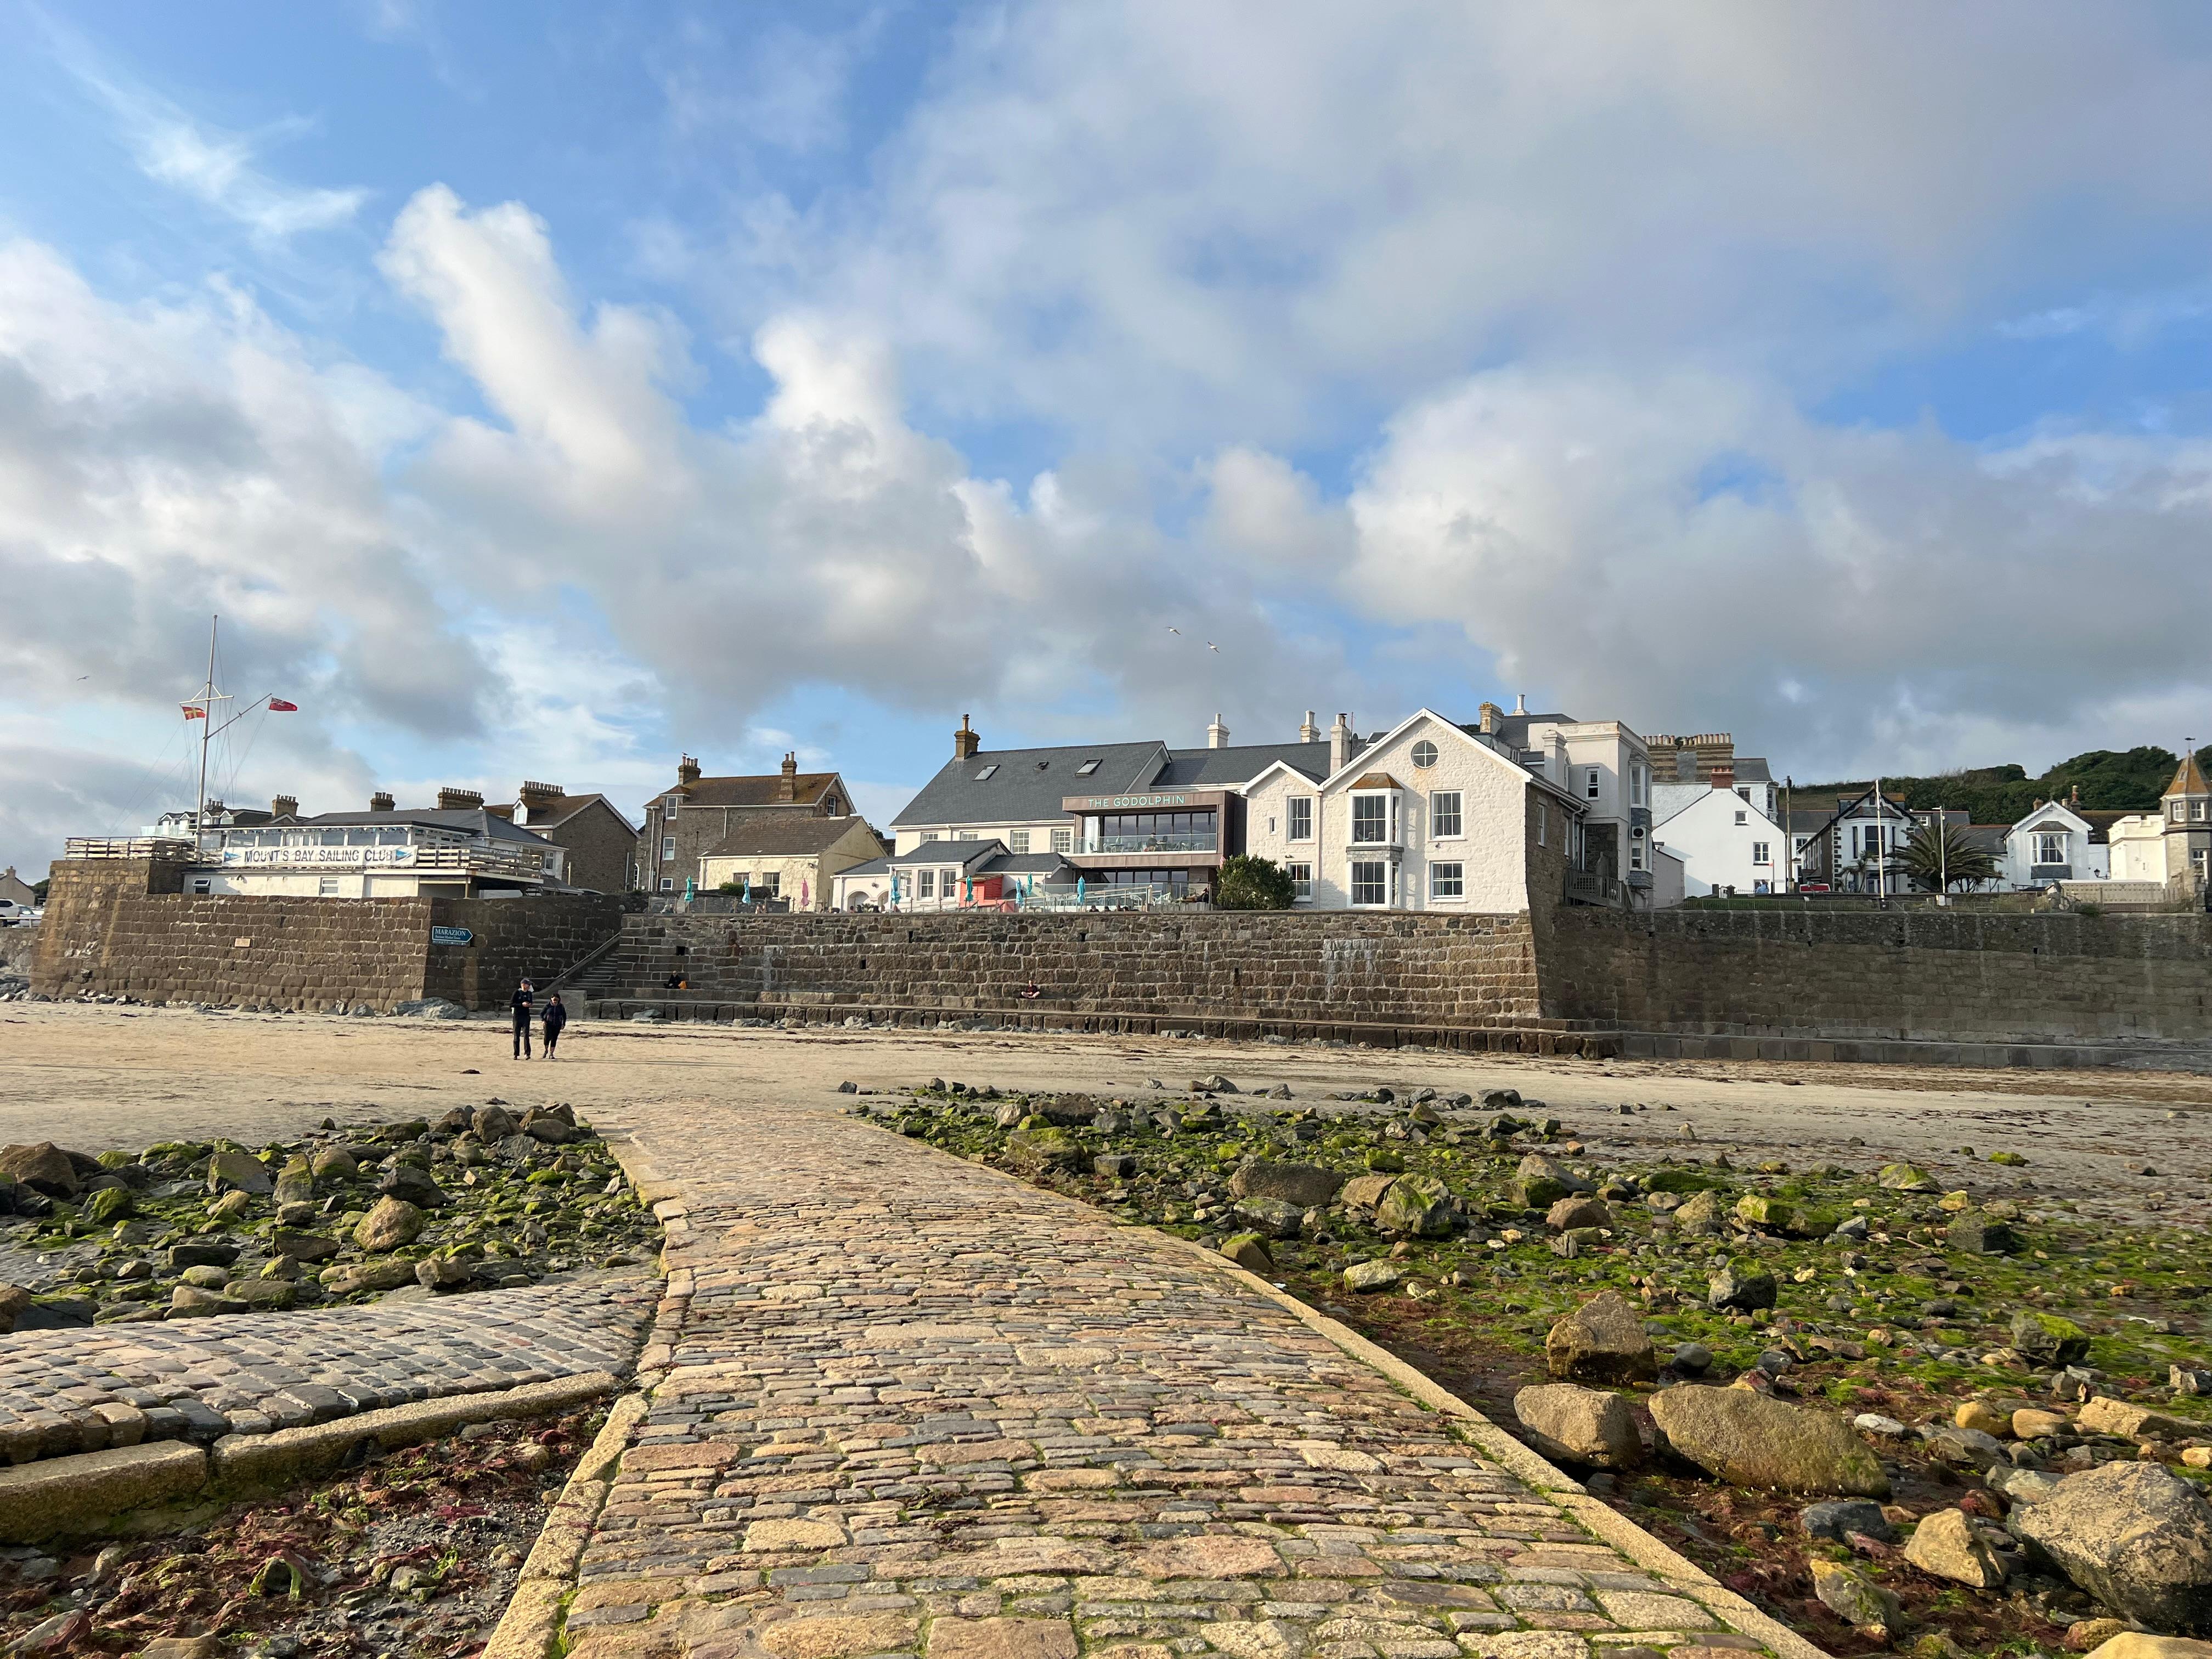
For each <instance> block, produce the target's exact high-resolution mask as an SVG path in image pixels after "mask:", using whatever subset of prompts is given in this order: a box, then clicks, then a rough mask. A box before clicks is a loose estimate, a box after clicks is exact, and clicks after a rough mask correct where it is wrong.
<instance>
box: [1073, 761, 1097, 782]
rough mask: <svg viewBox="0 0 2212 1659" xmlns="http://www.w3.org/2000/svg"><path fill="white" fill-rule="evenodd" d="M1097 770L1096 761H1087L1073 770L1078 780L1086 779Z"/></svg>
mask: <svg viewBox="0 0 2212 1659" xmlns="http://www.w3.org/2000/svg"><path fill="white" fill-rule="evenodd" d="M1097 769H1098V763H1097V761H1095V760H1087V761H1085V762H1084V763H1083V764H1082V765H1080V766H1079V767H1077V768H1076V769H1075V775H1076V776H1077V777H1079V778H1087V777H1089V776H1090V775H1091V774H1092V773H1093V772H1096V771H1097Z"/></svg>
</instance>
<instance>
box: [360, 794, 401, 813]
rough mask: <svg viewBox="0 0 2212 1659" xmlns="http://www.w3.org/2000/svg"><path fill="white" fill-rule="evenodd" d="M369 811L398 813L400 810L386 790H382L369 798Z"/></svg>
mask: <svg viewBox="0 0 2212 1659" xmlns="http://www.w3.org/2000/svg"><path fill="white" fill-rule="evenodd" d="M368 810H369V811H372V812H396V811H398V810H399V809H398V806H397V805H395V804H394V803H393V801H392V797H391V795H390V794H389V793H387V792H386V791H385V790H382V789H380V790H378V791H377V792H376V793H374V794H373V795H371V796H370V797H369V798H368Z"/></svg>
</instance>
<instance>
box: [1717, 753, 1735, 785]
mask: <svg viewBox="0 0 2212 1659" xmlns="http://www.w3.org/2000/svg"><path fill="white" fill-rule="evenodd" d="M1712 780H1713V787H1714V788H1716V789H1733V788H1735V761H1734V760H1733V759H1730V760H1724V761H1715V762H1714V763H1713V769H1712Z"/></svg>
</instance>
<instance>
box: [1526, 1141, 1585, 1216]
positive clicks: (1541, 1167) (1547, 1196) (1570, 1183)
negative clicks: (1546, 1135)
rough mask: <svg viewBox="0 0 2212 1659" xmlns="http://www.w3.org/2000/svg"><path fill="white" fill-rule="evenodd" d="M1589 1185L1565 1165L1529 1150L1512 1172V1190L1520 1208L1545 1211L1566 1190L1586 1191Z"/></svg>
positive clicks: (1566, 1193) (1559, 1198)
mask: <svg viewBox="0 0 2212 1659" xmlns="http://www.w3.org/2000/svg"><path fill="white" fill-rule="evenodd" d="M1589 1190H1590V1184H1589V1182H1587V1181H1584V1180H1583V1179H1582V1177H1581V1176H1577V1175H1576V1174H1574V1173H1573V1172H1572V1171H1571V1170H1569V1169H1568V1168H1567V1167H1566V1166H1565V1164H1559V1163H1557V1162H1555V1161H1554V1160H1553V1159H1551V1158H1546V1157H1545V1156H1544V1155H1543V1154H1542V1153H1541V1152H1531V1153H1529V1154H1528V1157H1526V1158H1522V1160H1521V1163H1520V1166H1519V1167H1518V1168H1517V1169H1516V1170H1514V1172H1513V1192H1514V1196H1515V1198H1516V1200H1517V1201H1518V1202H1519V1204H1520V1206H1521V1207H1522V1209H1524V1210H1548V1209H1550V1208H1551V1207H1552V1206H1553V1205H1554V1204H1556V1203H1558V1202H1559V1200H1561V1199H1563V1198H1565V1197H1566V1196H1567V1195H1568V1194H1570V1193H1586V1192H1589Z"/></svg>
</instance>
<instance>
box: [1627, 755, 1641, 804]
mask: <svg viewBox="0 0 2212 1659" xmlns="http://www.w3.org/2000/svg"><path fill="white" fill-rule="evenodd" d="M1628 804H1629V805H1631V806H1641V805H1644V768H1643V767H1642V766H1640V765H1637V766H1631V767H1630V768H1629V769H1628Z"/></svg>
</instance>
